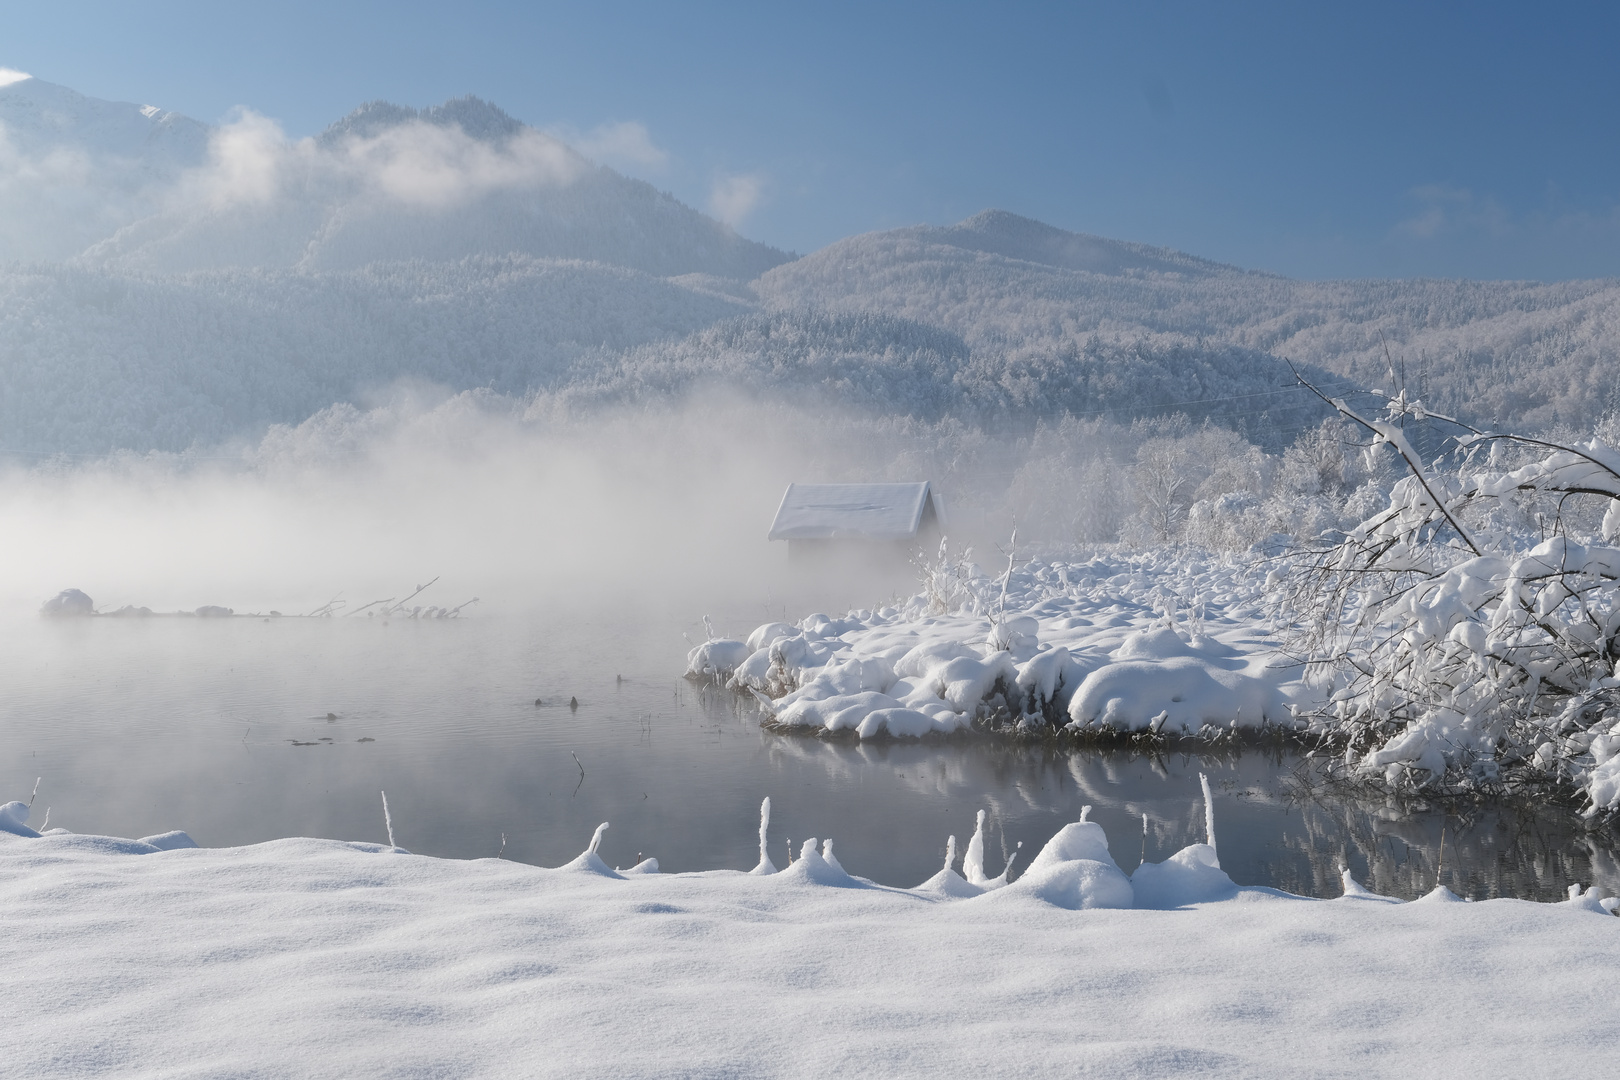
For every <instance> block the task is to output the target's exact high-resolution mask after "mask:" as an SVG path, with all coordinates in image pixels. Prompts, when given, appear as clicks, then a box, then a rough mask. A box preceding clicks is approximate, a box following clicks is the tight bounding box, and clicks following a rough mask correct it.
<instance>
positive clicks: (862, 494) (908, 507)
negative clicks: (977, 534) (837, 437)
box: [770, 480, 945, 557]
mask: <svg viewBox="0 0 1620 1080" xmlns="http://www.w3.org/2000/svg"><path fill="white" fill-rule="evenodd" d="M944 528H945V503H944V501H943V500H942V499H941V498H940V496H939V492H937V491H934V490H933V488H932V487H931V486H930V485H929V483H928V481H926V480H923V481H921V482H919V483H914V484H789V485H788V488H787V492H786V493H785V494H784V495H783V496H782V505H781V506H779V507H777V510H776V520H775V522H773V523H772V524H771V532H770V538H771V539H772V540H786V541H787V542H788V553H789V555H790V556H792V557H800V556H804V555H808V554H811V553H813V552H820V551H831V550H833V549H835V548H857V547H866V548H869V549H870V548H877V549H891V550H893V549H899V550H902V551H904V550H909V549H910V548H911V547H912V546H914V545H916V544H919V543H922V544H928V543H933V542H935V541H937V540H938V538H939V535H940V533H941V532H943V531H944Z"/></svg>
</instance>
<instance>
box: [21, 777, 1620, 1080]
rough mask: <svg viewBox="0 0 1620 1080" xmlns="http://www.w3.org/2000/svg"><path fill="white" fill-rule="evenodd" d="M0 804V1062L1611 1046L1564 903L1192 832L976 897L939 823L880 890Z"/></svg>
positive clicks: (793, 875) (812, 849)
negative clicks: (1340, 889)
mask: <svg viewBox="0 0 1620 1080" xmlns="http://www.w3.org/2000/svg"><path fill="white" fill-rule="evenodd" d="M0 816H3V817H4V818H5V820H4V821H3V822H0V824H4V825H5V826H6V829H5V830H4V831H0V909H3V910H4V911H5V918H4V927H5V932H4V933H3V934H0V965H3V969H4V970H5V971H6V973H7V976H8V978H7V985H8V986H9V987H11V989H12V1001H13V1008H12V1009H11V1011H10V1016H9V1018H8V1020H7V1021H6V1023H5V1024H4V1025H3V1026H0V1076H5V1077H30V1078H35V1077H67V1076H73V1077H79V1076H97V1075H108V1076H112V1075H116V1076H120V1077H126V1076H151V1077H156V1076H165V1077H167V1076H293V1077H324V1076H331V1077H339V1076H342V1077H353V1076H405V1075H409V1076H457V1077H477V1076H569V1077H577V1076H603V1077H608V1076H611V1077H638V1076H794V1077H798V1076H803V1077H812V1076H828V1075H835V1074H836V1075H866V1076H912V1075H918V1076H921V1075H928V1076H969V1075H972V1076H980V1075H993V1076H1066V1077H1067V1076H1107V1077H1136V1076H1165V1077H1170V1076H1175V1077H1182V1076H1189V1075H1198V1076H1346V1077H1349V1076H1354V1077H1368V1076H1386V1075H1387V1076H1401V1077H1413V1076H1462V1075H1470V1076H1492V1077H1495V1076H1503V1077H1506V1076H1515V1077H1517V1076H1541V1075H1560V1076H1563V1075H1592V1076H1595V1075H1604V1074H1606V1073H1607V1072H1608V1071H1610V1070H1611V1069H1612V1064H1613V1062H1614V1060H1615V1059H1616V1058H1615V1055H1616V1054H1617V1053H1620V1027H1616V1025H1615V1024H1614V1023H1613V1019H1614V1009H1613V1003H1612V1000H1611V996H1612V995H1610V994H1609V993H1608V992H1607V990H1606V987H1607V986H1608V984H1609V982H1610V981H1611V980H1612V974H1613V972H1614V970H1615V969H1616V965H1617V964H1620V921H1616V920H1615V919H1613V918H1611V917H1610V916H1609V915H1607V914H1606V913H1605V907H1606V906H1612V903H1600V902H1599V900H1598V898H1597V896H1596V894H1595V891H1589V892H1587V893H1585V894H1580V895H1575V894H1578V893H1579V890H1578V889H1577V890H1572V899H1571V900H1570V901H1568V902H1566V903H1561V904H1547V905H1544V904H1534V903H1528V902H1524V901H1517V900H1491V901H1485V902H1481V903H1461V902H1456V900H1455V898H1454V897H1452V896H1451V895H1450V894H1449V893H1446V892H1444V891H1443V890H1437V891H1436V892H1435V893H1433V894H1431V895H1430V896H1428V897H1425V898H1424V899H1423V900H1420V901H1417V902H1414V903H1398V902H1395V901H1391V900H1388V899H1386V898H1382V897H1376V896H1372V895H1369V894H1367V893H1365V892H1363V891H1362V890H1361V889H1360V888H1359V887H1358V886H1356V885H1355V883H1354V882H1352V881H1350V880H1349V878H1348V877H1347V878H1346V895H1345V896H1344V897H1343V898H1342V899H1339V900H1328V901H1322V900H1307V899H1302V898H1298V897H1291V896H1288V895H1286V894H1282V893H1278V892H1276V891H1274V890H1270V889H1254V888H1240V887H1238V886H1235V885H1233V884H1232V883H1231V882H1230V880H1228V879H1227V877H1226V875H1225V874H1224V873H1222V871H1221V870H1220V868H1219V861H1218V857H1217V852H1216V849H1215V847H1213V846H1211V845H1208V844H1199V845H1194V846H1192V847H1189V848H1186V849H1184V850H1183V851H1181V852H1179V853H1178V854H1177V855H1176V856H1174V857H1173V858H1171V859H1169V860H1167V861H1166V862H1164V863H1159V864H1151V863H1150V864H1146V865H1144V866H1142V867H1139V868H1138V869H1137V870H1136V871H1135V872H1134V873H1133V874H1132V875H1130V876H1126V875H1125V874H1124V873H1123V872H1122V871H1121V870H1120V869H1119V867H1118V866H1117V865H1116V864H1115V862H1114V860H1113V859H1112V858H1111V857H1110V855H1109V852H1108V848H1107V841H1106V838H1105V837H1104V836H1103V833H1102V830H1101V828H1100V827H1098V826H1097V825H1095V824H1093V823H1090V822H1085V821H1082V822H1078V823H1074V824H1071V825H1068V826H1065V827H1064V828H1063V829H1062V830H1060V831H1059V832H1058V834H1057V835H1056V836H1055V837H1053V839H1052V840H1051V841H1050V842H1049V843H1048V844H1047V845H1046V847H1045V848H1044V849H1043V850H1042V851H1041V852H1040V853H1039V854H1038V855H1036V856H1035V858H1034V859H1032V860H1031V862H1030V864H1029V866H1028V869H1027V871H1026V872H1025V873H1024V874H1023V875H1022V876H1020V877H1018V878H1016V880H1014V881H1013V882H1012V884H1010V885H1007V884H1004V883H1003V882H1002V881H1001V880H1000V879H986V877H985V875H984V871H983V867H982V865H981V863H982V851H983V845H982V843H973V842H970V844H969V846H968V850H967V852H966V853H965V858H964V860H963V870H964V872H965V873H966V875H967V876H966V877H964V876H963V875H962V874H959V873H957V872H956V871H955V869H954V868H953V867H952V866H951V865H947V866H946V867H945V868H944V869H942V870H941V872H940V874H938V875H937V876H935V877H934V878H932V879H930V880H929V881H928V882H926V883H924V884H923V885H921V886H920V887H918V888H916V889H911V890H901V889H891V888H885V887H882V886H878V885H874V884H873V883H871V882H868V881H865V880H862V879H858V878H852V877H849V876H848V875H846V874H845V873H843V872H842V870H840V869H839V867H838V864H837V861H836V857H835V856H833V854H832V849H831V845H830V844H828V845H823V846H818V845H817V843H816V842H815V841H808V842H806V843H805V844H804V846H803V848H802V850H801V852H800V853H799V856H798V857H797V858H796V860H795V861H794V862H793V863H792V864H791V865H790V866H787V867H785V868H784V869H782V870H780V871H779V872H771V871H773V869H774V868H773V867H771V865H770V860H769V859H766V858H764V852H763V850H762V852H761V855H760V865H759V866H758V867H757V868H756V870H755V871H754V872H753V873H741V872H738V871H711V872H707V873H696V874H676V875H664V874H660V873H658V872H657V868H656V863H654V862H653V861H652V860H648V861H647V862H646V863H643V864H641V865H640V866H638V867H636V868H635V869H633V870H628V871H624V872H615V871H614V870H612V869H610V868H609V867H608V866H607V864H606V863H605V862H603V860H602V859H601V858H600V856H599V855H598V853H597V847H598V844H599V843H600V842H601V841H602V839H603V831H602V830H598V831H597V834H596V836H595V837H594V838H593V839H592V841H591V846H590V850H588V851H587V852H586V853H585V854H583V855H581V856H580V857H579V858H578V859H576V860H574V861H573V862H572V863H570V864H568V865H567V866H564V867H560V868H557V869H553V870H547V869H539V868H536V867H532V866H527V865H523V864H518V863H511V862H505V861H501V860H496V859H480V860H476V861H471V862H459V861H452V860H444V859H432V858H423V857H417V856H413V855H409V854H407V853H404V852H402V851H400V850H398V849H392V848H387V847H381V846H378V845H375V844H350V843H339V842H336V841H328V840H311V839H289V840H279V841H274V842H271V843H266V844H258V845H254V846H251V847H245V848H224V849H196V848H191V847H187V846H185V845H187V844H188V843H189V841H188V840H187V839H186V838H185V835H184V834H183V833H173V834H166V835H164V836H162V837H153V838H148V841H144V842H143V841H130V840H116V839H111V838H107V837H97V836H80V835H74V834H70V833H64V832H59V831H57V832H51V833H47V834H46V835H44V836H29V835H27V834H28V833H30V832H32V830H30V829H28V828H27V826H26V824H25V822H26V820H27V808H26V806H24V805H23V804H20V803H12V804H8V805H7V806H6V807H4V808H0ZM765 834H766V827H765V825H764V824H763V823H762V826H761V837H762V849H763V848H764V844H763V839H764V837H765ZM1210 839H1211V840H1214V836H1213V835H1212V836H1211V837H1210ZM952 847H954V845H952ZM822 852H826V856H825V857H824V855H823V854H822ZM953 854H954V852H953ZM967 878H974V879H976V880H977V881H978V882H979V884H977V885H976V884H974V883H973V882H971V881H969V880H967ZM1143 907H1149V908H1158V909H1161V910H1140V909H1141V908H1143ZM1133 908H1136V910H1133ZM1163 909H1173V910H1163Z"/></svg>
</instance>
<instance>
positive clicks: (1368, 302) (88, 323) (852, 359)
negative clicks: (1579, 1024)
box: [0, 77, 1620, 452]
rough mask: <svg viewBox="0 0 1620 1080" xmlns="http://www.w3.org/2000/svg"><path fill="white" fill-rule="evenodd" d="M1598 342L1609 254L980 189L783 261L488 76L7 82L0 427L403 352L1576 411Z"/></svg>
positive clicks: (1250, 413) (571, 383)
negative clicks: (1461, 252) (1526, 251)
mask: <svg viewBox="0 0 1620 1080" xmlns="http://www.w3.org/2000/svg"><path fill="white" fill-rule="evenodd" d="M8 78H9V77H8ZM1386 349H1387V350H1388V354H1387V358H1386ZM1617 351H1620V283H1617V282H1614V281H1587V282H1565V283H1559V284H1552V285H1544V284H1536V283H1529V282H1470V281H1348V282H1301V281H1292V280H1289V279H1286V278H1281V277H1276V276H1273V275H1269V274H1263V273H1257V272H1253V271H1246V270H1243V269H1240V268H1237V267H1232V266H1226V265H1223V264H1220V263H1216V262H1211V261H1208V260H1205V259H1200V258H1197V257H1195V256H1192V255H1187V254H1184V253H1182V252H1178V251H1173V250H1170V249H1166V248H1156V247H1150V246H1146V245H1142V244H1131V243H1124V242H1121V241H1116V240H1108V239H1104V238H1100V237H1095V236H1085V235H1081V234H1077V233H1070V232H1065V231H1063V230H1061V229H1056V228H1053V227H1051V226H1049V225H1045V224H1042V223H1040V222H1037V221H1032V220H1030V219H1028V218H1022V217H1019V216H1017V215H1014V214H1010V213H1006V212H1003V211H994V210H992V211H986V212H984V213H982V214H978V215H976V216H974V217H972V218H969V219H968V220H966V221H963V222H961V223H959V224H957V225H953V226H945V227H940V226H913V227H909V228H902V229H893V230H889V231H885V232H876V233H869V234H865V235H861V236H855V237H851V238H849V239H846V240H841V241H838V242H837V243H834V244H831V245H829V246H828V247H826V248H823V249H822V250H820V251H817V252H815V253H813V254H811V255H808V256H805V257H803V258H792V257H791V256H789V255H787V254H784V253H783V252H780V251H777V250H775V249H773V248H770V247H767V246H765V245H762V244H758V243H755V242H753V241H750V240H747V239H745V238H743V237H740V236H738V235H737V234H736V233H734V232H733V231H732V230H731V229H729V228H728V227H726V226H725V225H722V224H721V223H719V222H717V221H715V220H713V219H711V218H709V217H706V216H705V215H703V214H701V213H699V212H697V211H695V210H693V209H691V208H690V207H687V206H685V205H683V204H681V203H680V202H679V201H677V200H675V199H673V198H671V197H670V196H668V195H665V194H661V193H660V192H658V191H656V190H655V189H653V188H652V187H650V186H649V185H647V184H644V183H642V182H640V181H637V180H632V179H628V178H626V177H624V176H621V175H619V174H618V173H615V172H613V171H612V170H610V169H606V168H601V167H599V166H596V165H594V164H592V163H591V162H589V161H587V160H586V159H585V158H584V157H582V156H581V155H579V154H578V153H576V152H575V151H573V150H572V149H570V148H569V147H568V146H566V145H564V144H563V143H561V142H559V141H558V140H556V139H554V138H552V137H550V136H547V135H545V134H543V133H541V132H539V131H536V130H535V129H533V128H531V127H528V126H526V125H524V124H522V123H520V122H519V121H518V120H516V119H514V118H513V117H511V116H509V115H508V114H506V113H505V112H503V111H502V110H501V109H499V108H498V107H496V106H494V105H491V104H489V103H487V102H484V101H480V100H478V99H476V98H471V97H466V98H458V99H455V100H452V101H449V102H446V103H444V104H443V105H439V106H435V107H433V108H429V109H420V110H419V109H413V108H408V107H404V106H398V105H392V104H388V103H383V102H372V103H368V104H366V105H362V106H361V107H360V108H358V109H356V110H355V111H354V112H352V113H350V114H349V115H348V116H346V117H344V118H342V119H341V120H339V121H337V122H336V123H334V124H333V125H331V127H329V128H328V129H327V130H326V131H325V132H323V133H322V134H321V135H319V136H317V137H314V138H309V139H298V140H294V139H289V138H287V137H286V136H285V135H284V134H283V133H282V132H281V131H280V129H279V128H278V127H277V126H276V125H275V124H274V123H272V122H270V121H268V120H265V119H264V118H262V117H258V116H255V115H253V114H251V113H243V114H241V115H240V116H238V117H236V118H235V119H233V120H231V121H230V122H228V123H225V124H222V125H219V126H217V127H211V126H208V125H204V124H200V123H197V122H196V121H193V120H190V119H188V118H186V117H183V116H180V115H178V114H176V113H173V112H164V111H163V110H161V109H157V108H155V107H152V106H142V105H135V104H121V103H115V102H105V101H98V100H95V99H92V98H87V97H84V96H83V95H80V94H77V93H75V92H74V91H72V90H68V89H66V88H64V87H59V86H53V85H52V84H49V83H45V82H41V81H39V80H35V79H28V78H22V79H15V78H12V79H10V81H9V82H6V83H5V84H4V85H0V389H3V390H4V394H3V395H0V449H22V450H28V451H33V452H41V451H45V452H49V451H84V452H104V451H107V450H111V449H116V448H121V447H128V448H134V449H147V448H165V449H179V448H182V447H185V446H188V445H191V444H193V443H196V442H202V443H209V442H214V441H218V440H221V439H225V438H229V437H231V436H233V435H252V434H253V433H254V432H255V431H260V430H263V428H264V426H265V425H267V424H271V423H296V422H298V421H299V420H302V419H303V418H304V417H306V416H308V415H310V414H311V413H312V412H314V411H315V410H318V409H320V408H322V407H324V406H326V405H329V404H331V403H332V402H334V401H338V400H357V399H359V398H362V397H364V396H366V395H368V394H369V393H370V392H372V391H374V390H375V389H377V388H380V387H383V386H386V385H387V384H389V383H390V382H392V381H394V380H398V379H401V378H409V379H425V380H428V381H431V382H434V383H437V384H440V385H442V386H446V387H448V388H450V389H456V390H459V389H472V388H487V389H491V390H495V391H499V392H502V393H507V394H512V395H517V396H521V395H523V394H526V393H531V392H544V393H546V394H547V395H548V400H549V401H551V402H552V403H553V404H554V405H557V406H559V407H568V408H590V407H603V406H608V405H612V404H614V403H623V402H636V403H640V404H645V403H649V402H653V401H660V400H666V399H668V398H670V397H672V396H676V397H678V396H680V395H685V394H693V393H699V392H702V391H703V390H704V389H705V388H708V387H711V386H715V385H723V386H728V387H730V388H732V389H737V390H743V391H746V392H747V393H750V394H753V395H756V396H761V397H776V398H780V399H783V400H791V401H797V402H800V403H803V404H809V405H813V407H815V408H818V409H825V408H828V407H833V406H837V407H844V408H849V409H853V410H856V411H861V410H866V411H872V412H881V413H887V414H903V415H906V416H914V417H918V418H922V419H930V420H937V419H941V418H947V417H949V418H956V419H959V420H961V421H963V422H966V423H969V424H984V425H994V426H1002V427H1005V426H1008V425H1011V426H1013V427H1028V426H1029V425H1032V424H1034V423H1036V422H1037V421H1040V420H1043V419H1056V418H1059V417H1063V416H1071V417H1077V418H1082V419H1084V418H1106V419H1109V420H1125V421H1128V420H1130V419H1132V418H1134V417H1152V416H1164V415H1168V414H1170V413H1172V412H1185V413H1187V414H1189V415H1191V416H1192V417H1194V418H1200V417H1207V418H1210V419H1214V420H1216V421H1217V422H1219V423H1221V424H1224V425H1227V426H1229V427H1232V428H1233V429H1235V430H1238V431H1241V432H1243V433H1245V435H1246V436H1248V437H1249V438H1252V439H1255V440H1256V441H1259V442H1262V443H1264V444H1267V445H1274V446H1275V445H1279V444H1280V443H1285V442H1287V441H1288V440H1289V439H1291V438H1292V437H1293V435H1294V433H1295V432H1297V431H1298V430H1299V429H1300V428H1301V427H1303V426H1305V425H1308V424H1309V423H1311V422H1312V418H1313V417H1314V416H1315V415H1316V414H1317V411H1318V406H1317V403H1314V402H1313V401H1311V400H1309V399H1307V398H1306V397H1305V395H1303V393H1302V392H1301V391H1299V390H1298V389H1297V388H1293V389H1291V388H1290V387H1289V383H1290V379H1291V377H1290V375H1289V373H1288V370H1287V366H1286V364H1285V363H1284V359H1288V360H1292V361H1294V362H1296V363H1299V364H1302V365H1304V366H1305V367H1306V368H1307V369H1308V370H1311V371H1314V372H1316V373H1317V377H1319V378H1321V379H1324V380H1327V379H1331V378H1334V377H1342V378H1343V379H1346V380H1350V381H1353V382H1357V383H1360V384H1362V385H1374V386H1385V387H1389V386H1390V383H1391V379H1392V378H1395V377H1401V378H1404V379H1405V382H1406V384H1407V385H1408V386H1409V387H1410V388H1411V389H1412V390H1414V391H1415V392H1416V393H1418V394H1420V395H1421V396H1423V397H1424V398H1425V399H1426V400H1427V401H1428V403H1429V404H1430V405H1431V407H1435V408H1440V409H1443V410H1445V411H1448V412H1454V413H1459V414H1462V415H1464V416H1467V417H1471V418H1474V419H1476V420H1480V421H1483V422H1486V423H1498V422H1500V423H1514V424H1518V425H1520V426H1530V427H1549V426H1555V425H1567V426H1575V427H1580V426H1586V425H1589V424H1591V423H1592V422H1593V421H1594V420H1595V419H1597V418H1598V417H1599V416H1601V415H1603V414H1604V413H1605V412H1607V411H1609V410H1612V409H1613V408H1614V407H1615V405H1616V403H1617V402H1620V371H1617V369H1616V367H1615V365H1614V363H1613V358H1614V356H1615V353H1616V352H1617ZM1392 367H1393V368H1395V369H1397V374H1396V375H1395V376H1392V375H1391V368H1392Z"/></svg>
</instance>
